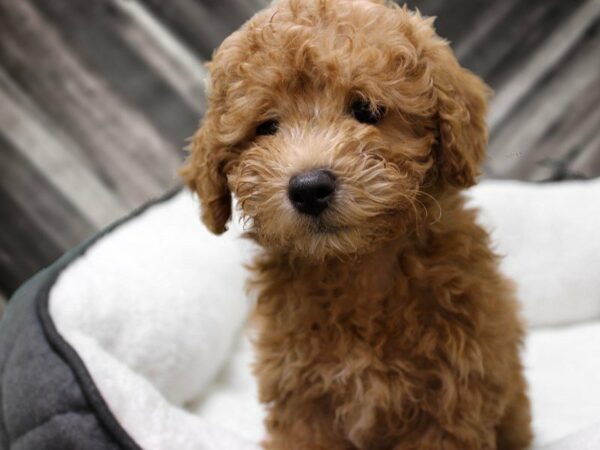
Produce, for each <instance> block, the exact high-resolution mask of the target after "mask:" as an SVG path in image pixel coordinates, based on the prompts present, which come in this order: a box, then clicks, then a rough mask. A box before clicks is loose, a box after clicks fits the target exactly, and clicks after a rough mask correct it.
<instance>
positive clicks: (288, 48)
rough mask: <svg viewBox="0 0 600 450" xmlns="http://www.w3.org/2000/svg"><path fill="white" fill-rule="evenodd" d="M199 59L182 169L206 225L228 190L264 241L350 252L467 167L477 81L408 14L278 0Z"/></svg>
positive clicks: (474, 152)
mask: <svg viewBox="0 0 600 450" xmlns="http://www.w3.org/2000/svg"><path fill="white" fill-rule="evenodd" d="M209 70H210V74H211V88H210V96H209V102H210V108H209V110H208V112H207V113H206V116H205V118H204V121H203V123H202V126H201V128H200V129H199V130H198V131H197V133H196V134H195V136H194V137H193V140H192V144H191V155H190V158H189V159H188V161H187V163H186V165H185V166H184V168H183V169H182V175H183V177H184V178H185V180H186V182H187V184H188V185H189V186H190V188H191V189H192V190H194V191H196V192H197V193H198V195H199V197H200V200H201V203H202V210H203V211H202V217H203V220H204V222H205V224H206V225H207V226H208V228H210V229H211V230H212V231H213V232H215V233H221V232H223V231H224V230H225V227H226V223H227V221H228V220H229V218H230V215H231V194H232V193H233V194H234V195H235V196H236V197H237V199H238V204H239V208H240V211H241V214H242V217H243V218H244V219H245V220H246V222H247V223H248V224H249V226H250V227H251V233H252V235H253V236H254V237H255V238H256V239H257V240H258V241H259V242H260V243H261V244H263V245H265V246H269V247H275V248H281V249H283V250H285V251H291V252H297V253H299V254H302V255H305V256H314V257H324V256H327V255H348V254H356V253H362V252H366V251H369V250H372V249H374V248H376V246H378V245H379V246H380V245H383V243H385V242H386V241H389V240H391V239H394V238H396V237H398V236H399V235H401V234H402V233H407V232H410V227H411V226H415V224H417V223H419V216H422V215H423V214H427V209H428V206H427V205H429V204H430V203H431V202H428V200H427V199H428V198H430V197H431V196H432V195H433V196H435V195H437V194H436V193H440V192H448V191H449V190H456V189H460V188H463V187H467V186H470V185H472V184H473V183H474V182H475V180H476V177H477V175H478V167H479V163H480V162H481V160H482V158H483V156H484V152H485V146H486V141H487V132H486V127H485V117H484V116H485V110H486V101H485V97H486V93H487V88H486V86H485V85H484V84H483V82H482V81H481V80H480V79H479V78H477V77H476V76H474V75H473V74H471V73H470V72H469V71H467V70H465V69H463V68H461V67H460V66H459V64H458V63H457V61H456V59H455V58H454V56H453V54H452V52H451V50H450V48H449V46H448V44H447V43H446V42H445V41H444V40H442V39H440V38H439V37H438V36H437V35H436V34H435V31H434V29H433V27H432V20H429V19H424V18H422V17H421V16H420V15H419V14H418V13H413V12H410V11H408V10H407V9H405V8H400V7H397V6H393V5H391V6H388V5H385V4H383V3H382V2H378V1H370V0H281V1H279V2H276V3H275V4H274V5H273V6H272V7H271V8H270V9H267V10H264V11H262V12H260V13H259V14H257V15H256V16H254V17H253V18H252V19H251V20H250V21H249V22H248V23H246V24H245V25H244V26H243V27H242V28H241V29H240V30H239V31H237V32H236V33H234V34H233V35H231V36H230V37H229V38H227V39H226V40H225V41H224V42H223V44H222V45H221V47H220V48H219V49H218V50H217V51H216V53H215V55H214V58H213V60H212V62H211V63H210V64H209Z"/></svg>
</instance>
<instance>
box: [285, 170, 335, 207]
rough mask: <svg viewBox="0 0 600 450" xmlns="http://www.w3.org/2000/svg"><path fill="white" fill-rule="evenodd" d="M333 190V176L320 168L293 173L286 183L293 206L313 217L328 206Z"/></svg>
mask: <svg viewBox="0 0 600 450" xmlns="http://www.w3.org/2000/svg"><path fill="white" fill-rule="evenodd" d="M334 191H335V176H334V175H333V174H332V173H331V172H329V171H327V170H322V169H319V170H311V171H310V172H304V173H300V174H298V175H294V176H293V177H292V178H291V180H290V184H289V185H288V196H289V198H290V201H291V202H292V204H293V205H294V207H295V208H296V209H297V210H298V211H299V212H301V213H303V214H308V215H309V216H314V217H316V216H318V215H319V214H321V213H322V212H323V210H325V208H327V206H329V204H330V203H331V200H332V199H333V193H334Z"/></svg>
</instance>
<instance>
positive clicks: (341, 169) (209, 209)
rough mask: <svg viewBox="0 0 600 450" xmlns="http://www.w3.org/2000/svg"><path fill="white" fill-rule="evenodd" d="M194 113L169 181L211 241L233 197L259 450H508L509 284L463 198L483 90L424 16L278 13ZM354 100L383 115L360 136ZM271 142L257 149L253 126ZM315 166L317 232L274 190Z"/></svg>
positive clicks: (247, 32) (266, 18)
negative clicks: (185, 196)
mask: <svg viewBox="0 0 600 450" xmlns="http://www.w3.org/2000/svg"><path fill="white" fill-rule="evenodd" d="M209 70H210V73H211V80H212V86H211V92H210V109H209V110H208V112H207V114H206V116H205V118H204V121H203V123H202V126H201V128H200V129H199V130H198V132H197V133H196V134H195V136H194V137H193V140H192V144H191V154H190V157H189V159H188V161H187V163H186V165H185V166H184V167H183V169H182V175H183V177H184V178H185V180H186V182H187V183H188V185H189V186H190V187H191V188H192V189H193V190H195V191H196V192H197V193H198V196H199V198H200V200H201V204H202V217H203V220H204V223H205V224H206V226H208V227H209V228H210V229H211V230H212V231H213V232H215V233H221V232H223V231H224V230H225V229H226V224H227V221H228V220H229V218H230V215H231V203H232V193H233V194H234V195H235V197H236V198H237V199H238V202H237V204H238V207H239V210H240V213H241V216H242V218H243V219H244V220H245V222H246V226H247V228H248V229H249V232H248V235H249V236H250V237H251V238H252V239H255V240H256V241H257V242H258V243H259V244H261V245H262V248H263V250H262V253H261V254H260V255H258V256H257V257H256V260H255V262H254V264H253V270H254V277H253V279H252V281H251V286H252V287H254V288H255V289H257V290H258V292H259V296H258V302H257V306H256V313H255V320H254V321H253V325H254V326H255V327H256V330H257V337H256V342H255V345H256V349H257V362H256V366H255V372H256V375H257V377H258V382H259V390H260V398H261V401H262V402H264V403H265V405H266V406H267V409H268V419H267V429H268V438H267V439H266V440H265V442H264V446H265V448H267V449H277V450H283V449H294V450H297V449H306V450H309V449H310V450H318V449H323V450H325V449H326V450H332V449H369V450H371V449H372V450H377V449H395V450H409V449H445V450H453V449H456V450H469V449H496V448H497V449H524V448H526V447H527V446H528V444H529V442H530V440H531V431H530V412H529V402H528V399H527V396H526V385H525V381H524V378H523V374H522V366H521V362H520V360H519V348H520V345H521V340H522V335H523V329H522V326H521V323H520V321H519V319H518V316H517V305H516V301H515V299H514V296H513V290H512V287H511V284H510V283H509V282H508V281H507V280H506V279H505V278H504V277H503V276H502V275H501V274H500V273H499V271H498V258H497V257H496V255H495V254H494V253H493V252H492V250H491V249H490V243H489V238H488V235H487V234H486V232H485V231H484V230H482V229H481V228H480V227H479V226H478V225H477V224H476V220H475V219H476V211H473V210H469V209H466V208H465V206H464V201H463V198H462V196H461V193H460V191H461V189H462V188H465V187H468V186H470V185H472V184H474V183H475V182H476V178H477V176H478V173H479V164H480V162H481V161H482V159H483V157H484V154H485V146H486V142H487V132H486V127H485V112H486V96H487V92H488V90H487V87H486V86H485V85H484V84H483V82H482V81H481V80H480V79H479V78H477V77H476V76H475V75H473V74H472V73H470V72H469V71H467V70H465V69H463V68H461V67H460V66H459V64H458V63H457V61H456V59H455V58H454V56H453V54H452V52H451V50H450V48H449V46H448V44H447V42H445V41H444V40H442V39H440V38H439V37H438V36H437V35H436V34H435V31H434V29H433V26H432V20H431V19H424V18H423V17H421V16H420V15H419V14H418V13H413V12H410V11H409V10H407V9H406V8H400V7H397V6H395V5H387V4H384V3H383V2H378V1H368V0H354V1H352V0H281V1H278V2H276V3H274V4H273V5H272V6H271V7H270V8H269V9H266V10H264V11H262V12H260V13H258V14H257V15H256V16H254V17H253V18H252V19H251V20H250V21H249V22H248V23H246V24H245V25H244V26H243V27H242V28H241V29H240V30H239V31H237V32H236V33H234V34H233V35H231V36H230V37H229V38H227V39H226V40H225V41H224V42H223V44H222V45H221V47H220V48H219V49H218V50H217V51H216V53H215V55H214V57H213V60H212V62H211V63H210V64H209ZM358 98H360V99H363V100H367V101H368V102H370V104H371V105H372V107H373V108H377V107H384V108H385V111H386V114H385V117H384V118H383V120H382V121H381V122H380V123H379V124H377V125H366V124H362V123H359V122H357V121H356V120H355V119H354V118H353V117H352V116H351V115H350V114H349V113H348V108H349V105H350V104H351V103H352V101H353V100H356V99H358ZM271 118H277V119H278V120H279V129H278V131H277V133H276V134H274V135H270V136H257V135H255V131H254V130H255V129H256V126H257V125H258V124H260V123H261V122H263V121H264V120H267V119H271ZM313 168H326V169H328V170H330V171H331V172H333V173H334V174H335V175H336V177H337V188H336V194H335V200H334V202H333V204H332V205H331V207H330V208H328V209H327V210H326V211H325V212H324V213H323V214H322V215H321V216H319V218H318V219H315V218H312V217H306V216H303V215H301V214H298V213H297V212H296V211H295V210H294V208H293V206H292V205H291V204H290V202H289V200H288V198H287V186H288V182H289V179H290V177H292V176H293V175H294V174H296V173H299V172H302V171H304V170H307V169H313Z"/></svg>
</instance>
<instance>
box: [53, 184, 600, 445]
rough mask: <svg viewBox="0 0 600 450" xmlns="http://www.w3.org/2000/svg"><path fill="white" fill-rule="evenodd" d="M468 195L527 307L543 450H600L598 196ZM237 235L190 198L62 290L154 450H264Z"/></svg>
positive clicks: (129, 417)
mask: <svg viewBox="0 0 600 450" xmlns="http://www.w3.org/2000/svg"><path fill="white" fill-rule="evenodd" d="M470 195H471V197H472V198H473V204H475V205H478V206H480V207H481V208H482V209H483V215H482V222H483V224H484V225H485V226H486V227H488V228H489V229H491V230H493V231H494V235H493V236H494V240H495V242H496V245H497V248H498V251H499V252H500V253H502V254H506V255H509V256H507V258H506V259H505V260H504V262H503V269H504V270H505V272H507V273H508V274H509V275H510V276H512V277H513V278H515V279H516V280H517V283H518V289H519V293H520V296H521V298H525V299H527V301H525V302H524V303H523V310H524V314H525V315H526V318H527V320H528V322H529V323H530V325H531V326H532V331H531V333H530V335H529V337H528V339H527V349H526V352H525V354H524V359H525V363H526V367H527V377H528V379H529V381H530V385H531V396H532V400H533V411H534V429H535V433H536V443H535V449H556V450H558V449H560V450H570V449H577V450H585V449H598V448H600V431H599V428H600V427H598V426H596V425H600V383H597V381H596V380H597V374H598V373H600V358H599V357H598V356H597V354H598V349H599V348H600V320H598V318H599V317H600V280H598V279H597V278H598V277H597V276H595V273H594V270H596V271H597V267H600V256H599V255H600V237H598V236H597V235H598V233H597V232H596V233H594V230H596V229H600V224H593V223H590V220H589V218H590V217H597V218H598V220H597V221H598V222H600V204H599V205H598V206H591V202H590V201H591V200H592V199H593V198H594V197H595V198H600V183H599V182H598V181H591V182H572V183H563V184H560V185H531V184H525V183H518V182H487V183H483V184H482V185H480V186H479V187H477V188H475V189H473V190H472V191H471V193H470ZM561 208H566V211H567V212H565V209H562V210H561ZM594 208H595V209H596V210H597V211H595V210H594ZM590 209H591V211H590ZM557 210H558V212H557ZM594 214H595V215H594ZM583 218H587V219H586V220H587V222H586V221H584V220H582V219H583ZM580 219H581V220H580ZM548 224H550V225H548ZM239 235H240V229H239V227H238V226H237V224H236V223H235V222H234V223H233V224H232V229H231V230H230V231H229V232H227V233H226V234H225V235H224V236H222V237H216V236H213V235H211V234H210V233H209V232H207V231H206V230H205V229H204V228H203V227H202V226H201V225H200V223H199V220H198V212H197V204H196V202H195V201H194V200H193V199H192V197H191V195H190V194H189V193H188V192H185V191H183V192H181V193H179V194H177V195H176V196H175V197H174V198H172V199H170V200H168V201H166V202H164V203H162V204H157V205H155V206H153V207H151V208H150V209H149V210H148V211H146V212H145V213H143V214H142V215H141V216H139V217H137V218H135V219H133V220H131V221H130V222H126V223H125V224H124V225H122V226H120V227H119V228H117V229H116V230H115V231H113V232H112V233H110V234H109V235H107V236H105V237H103V238H102V239H100V240H99V241H98V242H97V243H96V244H95V245H94V246H93V247H92V248H90V249H89V250H88V251H87V252H86V253H85V254H84V255H83V256H81V257H80V258H79V259H77V260H76V261H74V262H73V263H72V264H71V265H70V266H69V267H68V268H67V269H65V271H64V272H63V273H62V274H61V276H60V277H59V279H58V280H57V282H56V284H55V286H54V287H53V288H52V290H51V293H50V302H49V308H50V314H51V317H52V318H53V320H54V322H55V325H56V327H57V329H58V331H59V333H60V334H61V335H62V336H63V337H64V338H65V340H66V341H67V342H68V343H69V344H70V345H71V346H72V347H73V348H74V349H75V350H76V351H77V353H78V354H79V356H80V357H81V359H82V360H83V362H84V364H85V365H86V367H87V369H88V371H89V372H90V374H91V376H92V378H93V379H94V381H95V384H96V386H97V387H98V389H99V391H100V392H101V393H102V396H103V397H104V399H105V400H106V402H107V404H108V406H109V408H110V409H111V411H112V412H113V414H114V415H115V417H116V419H117V420H118V421H119V423H120V424H121V425H122V426H123V428H124V429H125V430H126V431H127V432H128V433H129V434H130V436H131V437H132V438H133V439H134V440H135V441H136V442H137V443H138V444H139V445H140V446H141V447H142V448H144V449H148V450H163V449H164V450H171V449H173V448H177V449H182V450H186V449H189V450H199V449H215V450H217V449H240V450H244V449H258V448H259V446H258V442H259V441H260V439H261V437H262V435H263V427H262V418H263V410H262V408H261V406H260V405H259V403H258V401H257V396H256V387H255V383H254V380H253V378H252V375H251V373H250V368H249V366H250V363H251V360H252V349H251V346H250V345H249V344H248V341H247V339H246V338H245V337H244V335H243V332H242V330H243V325H244V321H245V319H246V316H247V314H248V311H249V310H250V308H251V305H252V299H249V298H247V296H246V295H245V294H244V289H243V285H244V280H245V278H246V273H245V272H244V269H243V268H242V265H243V262H244V261H247V260H248V259H249V258H250V257H251V255H252V252H253V251H254V248H253V245H252V244H251V243H250V242H248V241H246V240H243V239H240V238H239ZM557 236H558V238H557ZM555 241H558V242H555ZM558 262H562V264H558Z"/></svg>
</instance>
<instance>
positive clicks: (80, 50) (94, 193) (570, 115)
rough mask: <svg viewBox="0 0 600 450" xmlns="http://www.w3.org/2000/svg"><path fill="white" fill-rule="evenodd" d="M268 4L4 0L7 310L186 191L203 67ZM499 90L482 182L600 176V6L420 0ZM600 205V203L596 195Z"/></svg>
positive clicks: (1, 161) (1, 234) (0, 39)
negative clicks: (37, 278) (182, 172)
mask: <svg viewBox="0 0 600 450" xmlns="http://www.w3.org/2000/svg"><path fill="white" fill-rule="evenodd" d="M267 3H268V1H266V0H170V1H164V0H93V1H89V0H51V1H49V0H0V309H1V304H2V302H3V301H4V300H6V299H7V298H8V297H10V295H11V294H12V293H13V291H14V290H15V289H16V288H17V287H18V286H19V285H20V284H21V283H22V282H23V281H24V280H26V279H27V278H28V277H30V276H31V275H33V274H34V273H35V272H36V271H38V270H39V269H41V268H43V267H44V266H46V265H48V264H49V263H51V262H52V261H53V260H55V259H56V258H57V257H58V256H60V255H61V254H62V253H63V252H64V251H65V250H67V249H69V248H70V247H72V246H73V245H75V244H77V243H79V242H81V241H82V240H83V239H86V238H87V237H89V236H91V235H93V234H94V233H95V232H96V231H97V230H99V229H101V228H102V227H104V226H106V225H107V224H109V223H110V222H112V221H113V220H115V219H117V218H119V217H120V216H122V215H124V214H126V213H127V212H128V211H130V210H131V209H133V208H135V207H136V206H138V205H140V204H141V203H143V202H145V201H146V200H148V199H150V198H153V197H156V196H159V195H160V194H162V193H164V192H165V191H167V190H169V189H171V188H172V187H174V186H176V185H177V184H178V180H177V177H176V175H175V172H176V168H177V167H178V165H179V164H180V163H181V161H182V159H183V157H184V152H183V150H182V149H183V148H184V146H185V143H186V139H187V138H188V137H189V136H190V135H191V134H192V133H193V131H194V129H195V127H196V125H197V123H198V120H199V119H200V118H201V116H202V114H203V111H204V109H205V99H204V95H203V89H202V80H203V70H204V69H203V67H202V62H203V61H206V60H208V59H209V58H210V56H211V53H212V51H213V49H214V48H215V47H217V46H218V45H219V43H220V42H221V41H222V40H223V39H224V38H225V37H226V36H227V35H228V34H230V33H231V32H232V31H234V30H235V29H236V28H237V27H239V25H240V24H242V23H243V22H244V21H245V20H246V19H248V18H249V17H250V16H251V15H252V14H253V13H254V12H255V11H256V10H258V9H260V8H261V7H263V6H266V4H267ZM408 4H409V6H410V7H413V8H414V7H418V8H419V9H420V10H421V11H422V12H423V14H425V15H433V16H438V19H437V21H436V24H437V29H438V33H439V34H440V35H442V36H444V37H446V38H448V39H449V40H450V41H451V42H452V46H453V48H454V50H455V52H456V54H457V56H458V58H459V60H460V61H461V62H462V64H463V65H465V66H466V67H468V68H470V69H471V70H473V71H474V72H475V73H477V74H479V75H480V76H482V77H483V78H484V79H485V80H486V81H487V83H488V84H490V85H491V86H492V87H493V88H494V90H495V92H496V95H495V98H494V100H493V103H492V107H491V111H490V115H489V126H490V131H491V142H490V147H489V157H488V161H487V163H486V165H485V176H486V177H491V178H516V179H523V180H531V181H536V182H546V181H561V180H566V179H582V178H592V177H597V176H599V175H600V108H598V104H599V103H600V34H599V33H598V29H599V26H600V0H568V1H565V0H527V1H525V0H413V1H409V2H408ZM599 201H600V199H599Z"/></svg>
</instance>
